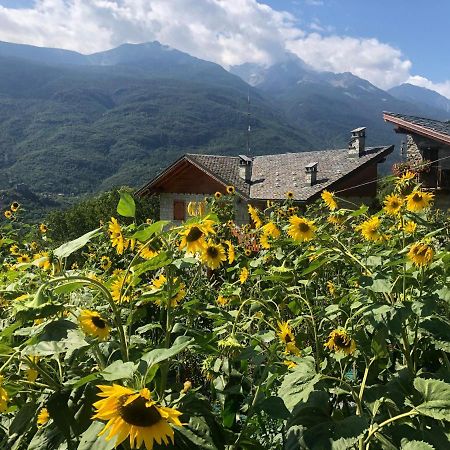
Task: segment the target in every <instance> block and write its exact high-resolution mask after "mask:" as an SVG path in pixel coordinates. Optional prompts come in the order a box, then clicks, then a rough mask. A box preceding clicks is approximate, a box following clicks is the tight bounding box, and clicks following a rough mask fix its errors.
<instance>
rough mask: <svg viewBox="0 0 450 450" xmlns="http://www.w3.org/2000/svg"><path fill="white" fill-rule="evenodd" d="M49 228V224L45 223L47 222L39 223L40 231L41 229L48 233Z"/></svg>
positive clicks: (43, 232)
mask: <svg viewBox="0 0 450 450" xmlns="http://www.w3.org/2000/svg"><path fill="white" fill-rule="evenodd" d="M47 230H48V228H47V225H45V223H41V224H40V225H39V231H40V232H41V233H42V234H45V233H47Z"/></svg>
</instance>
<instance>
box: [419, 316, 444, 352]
mask: <svg viewBox="0 0 450 450" xmlns="http://www.w3.org/2000/svg"><path fill="white" fill-rule="evenodd" d="M420 329H421V330H423V331H425V332H426V333H427V334H429V335H430V336H432V337H433V340H432V342H433V344H434V346H435V347H436V348H437V349H439V350H443V351H444V352H450V323H449V321H448V320H446V319H445V318H441V317H429V318H427V319H424V320H423V321H421V322H420Z"/></svg>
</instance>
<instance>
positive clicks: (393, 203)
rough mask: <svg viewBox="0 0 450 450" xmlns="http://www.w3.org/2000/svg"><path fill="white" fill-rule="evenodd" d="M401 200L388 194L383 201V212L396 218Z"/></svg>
mask: <svg viewBox="0 0 450 450" xmlns="http://www.w3.org/2000/svg"><path fill="white" fill-rule="evenodd" d="M402 205H403V199H402V198H400V197H399V196H398V195H395V194H389V195H388V196H386V198H385V199H384V210H385V211H386V212H387V213H388V214H390V215H391V216H396V215H397V214H399V213H400V210H401V209H402Z"/></svg>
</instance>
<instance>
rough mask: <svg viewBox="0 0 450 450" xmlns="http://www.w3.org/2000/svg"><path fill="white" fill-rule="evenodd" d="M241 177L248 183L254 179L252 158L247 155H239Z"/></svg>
mask: <svg viewBox="0 0 450 450" xmlns="http://www.w3.org/2000/svg"><path fill="white" fill-rule="evenodd" d="M239 158H240V159H239V177H240V178H242V179H243V180H244V181H245V182H246V183H250V181H251V179H252V162H253V160H252V158H249V157H248V156H245V155H239Z"/></svg>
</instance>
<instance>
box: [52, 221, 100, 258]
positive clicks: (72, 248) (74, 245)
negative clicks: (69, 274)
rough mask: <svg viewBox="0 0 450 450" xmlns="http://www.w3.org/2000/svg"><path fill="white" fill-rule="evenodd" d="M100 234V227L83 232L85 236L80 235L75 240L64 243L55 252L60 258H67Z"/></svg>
mask: <svg viewBox="0 0 450 450" xmlns="http://www.w3.org/2000/svg"><path fill="white" fill-rule="evenodd" d="M99 234H100V228H97V229H96V230H92V231H89V233H86V234H83V236H80V237H79V238H77V239H75V240H73V241H70V242H66V243H65V244H62V245H61V246H59V247H58V248H57V249H56V250H55V251H54V252H53V253H54V254H55V256H57V257H58V258H67V257H68V256H69V255H71V254H72V253H73V252H76V251H77V250H79V249H80V248H82V247H84V246H85V245H86V244H87V243H88V242H89V241H90V240H91V239H92V238H93V237H95V236H98V235H99Z"/></svg>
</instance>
